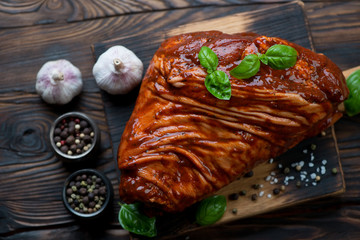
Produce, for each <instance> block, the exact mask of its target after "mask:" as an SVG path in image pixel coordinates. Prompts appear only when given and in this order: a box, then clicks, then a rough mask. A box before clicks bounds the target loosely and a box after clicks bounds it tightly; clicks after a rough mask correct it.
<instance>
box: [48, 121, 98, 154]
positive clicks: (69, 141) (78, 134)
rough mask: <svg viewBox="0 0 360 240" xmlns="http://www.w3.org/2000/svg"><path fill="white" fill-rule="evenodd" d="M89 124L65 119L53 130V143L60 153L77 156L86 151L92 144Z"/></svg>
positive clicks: (91, 132) (92, 132)
mask: <svg viewBox="0 0 360 240" xmlns="http://www.w3.org/2000/svg"><path fill="white" fill-rule="evenodd" d="M94 135H95V134H94V131H93V129H92V128H91V126H90V124H89V123H88V122H87V121H86V120H83V119H80V118H75V119H74V118H73V117H69V118H65V119H63V120H62V121H60V122H59V123H58V124H57V125H56V127H55V129H54V142H55V145H56V146H57V147H58V148H59V149H60V151H61V152H63V153H65V154H67V155H79V154H82V153H84V152H86V151H88V150H89V149H90V148H91V146H92V144H93V142H94Z"/></svg>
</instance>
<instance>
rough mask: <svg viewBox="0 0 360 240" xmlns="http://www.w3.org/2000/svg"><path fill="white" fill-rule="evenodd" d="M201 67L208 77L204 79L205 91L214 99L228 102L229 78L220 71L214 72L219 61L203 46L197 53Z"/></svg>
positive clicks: (229, 94)
mask: <svg viewBox="0 0 360 240" xmlns="http://www.w3.org/2000/svg"><path fill="white" fill-rule="evenodd" d="M198 58H199V61H200V64H201V66H203V67H204V68H206V70H207V72H208V75H207V76H206V78H205V87H206V89H207V90H208V91H209V92H210V93H211V94H212V95H213V96H215V97H216V98H218V99H221V100H229V99H230V97H231V84H230V79H229V76H228V75H227V74H226V73H225V72H223V71H220V70H216V68H217V66H218V64H219V60H218V57H217V56H216V53H214V52H213V51H212V50H211V49H210V48H209V47H206V46H203V47H201V50H200V52H199V56H198Z"/></svg>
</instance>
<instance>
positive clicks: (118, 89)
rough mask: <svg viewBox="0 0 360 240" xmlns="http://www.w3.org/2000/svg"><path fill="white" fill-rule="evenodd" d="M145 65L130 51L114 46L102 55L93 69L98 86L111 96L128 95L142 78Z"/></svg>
mask: <svg viewBox="0 0 360 240" xmlns="http://www.w3.org/2000/svg"><path fill="white" fill-rule="evenodd" d="M142 73H143V63H142V62H141V60H140V59H139V58H138V57H137V56H136V55H135V54H134V53H133V52H132V51H131V50H129V49H127V48H125V47H123V46H113V47H111V48H109V49H108V50H107V51H106V52H104V53H103V54H101V55H100V57H99V59H98V60H97V62H96V63H95V65H94V67H93V75H94V77H95V80H96V83H97V84H98V86H99V87H100V88H101V89H103V90H105V91H106V92H108V93H110V94H126V93H128V92H130V91H131V90H132V89H133V88H134V87H136V86H137V85H138V84H139V83H140V82H141V78H142Z"/></svg>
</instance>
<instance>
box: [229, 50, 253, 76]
mask: <svg viewBox="0 0 360 240" xmlns="http://www.w3.org/2000/svg"><path fill="white" fill-rule="evenodd" d="M259 69H260V60H259V57H258V56H257V55H256V54H250V55H247V56H246V57H245V58H244V59H243V60H242V61H241V62H240V64H239V65H238V66H237V67H235V68H234V69H232V70H231V71H230V75H231V76H233V77H235V78H239V79H247V78H250V77H252V76H254V75H255V74H256V73H257V72H258V71H259Z"/></svg>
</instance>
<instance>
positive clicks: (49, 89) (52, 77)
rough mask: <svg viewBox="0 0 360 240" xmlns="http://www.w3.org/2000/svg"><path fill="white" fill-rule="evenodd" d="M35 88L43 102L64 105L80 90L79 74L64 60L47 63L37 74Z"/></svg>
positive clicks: (75, 68) (80, 80) (81, 83)
mask: <svg viewBox="0 0 360 240" xmlns="http://www.w3.org/2000/svg"><path fill="white" fill-rule="evenodd" d="M35 87H36V92H37V93H38V94H39V95H40V96H41V97H42V98H43V99H44V101H45V102H47V103H50V104H66V103H69V102H70V101H71V100H72V99H73V98H74V97H75V96H76V95H78V94H79V93H80V92H81V90H82V87H83V82H82V79H81V72H80V70H79V69H78V68H77V67H75V66H74V65H73V64H71V63H70V62H69V61H67V60H65V59H60V60H56V61H49V62H47V63H45V64H44V65H43V66H42V67H41V69H40V71H39V72H38V74H37V77H36V85H35Z"/></svg>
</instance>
